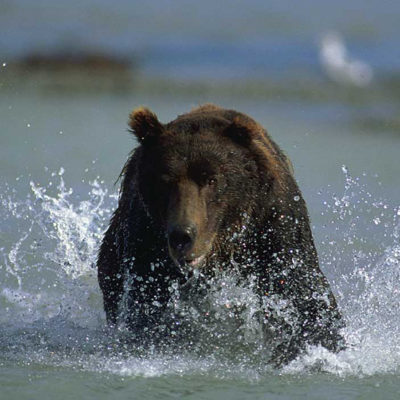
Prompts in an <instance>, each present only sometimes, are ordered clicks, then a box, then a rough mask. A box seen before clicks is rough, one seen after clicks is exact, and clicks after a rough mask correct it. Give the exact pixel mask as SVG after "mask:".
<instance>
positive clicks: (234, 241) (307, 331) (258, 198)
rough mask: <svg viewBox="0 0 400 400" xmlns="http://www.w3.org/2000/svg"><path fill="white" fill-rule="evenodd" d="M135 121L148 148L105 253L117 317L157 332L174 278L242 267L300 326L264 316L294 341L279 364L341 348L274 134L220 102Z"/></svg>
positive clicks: (335, 315) (101, 274)
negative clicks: (312, 348) (311, 348)
mask: <svg viewBox="0 0 400 400" xmlns="http://www.w3.org/2000/svg"><path fill="white" fill-rule="evenodd" d="M129 125H130V128H131V130H132V133H133V134H134V135H135V136H136V138H137V139H138V141H139V146H138V147H137V148H136V149H135V150H134V151H133V152H132V154H131V155H130V157H129V159H128V161H127V162H126V164H125V166H124V168H123V171H122V173H121V177H122V183H121V190H120V198H119V203H118V208H117V209H116V211H115V212H114V214H113V217H112V219H111V223H110V226H109V228H108V230H107V232H106V234H105V236H104V239H103V242H102V245H101V249H100V252H99V257H98V278H99V283H100V288H101V290H102V292H103V297H104V308H105V312H106V316H107V320H108V322H109V323H110V324H111V325H114V324H119V323H124V324H127V325H128V326H130V327H131V329H132V330H133V331H135V332H136V333H138V332H141V331H143V332H146V331H149V329H151V328H154V327H155V326H156V325H157V324H158V323H159V321H160V315H161V314H162V313H163V312H165V311H166V310H167V304H168V302H169V300H170V297H171V288H170V285H171V282H180V283H181V284H185V280H187V279H188V276H190V271H193V270H198V271H200V272H201V274H200V275H201V276H203V277H207V276H212V275H213V273H214V272H215V271H216V270H217V269H224V270H229V269H232V273H237V269H239V274H240V275H241V276H242V277H243V278H248V277H250V276H252V277H256V289H255V290H256V291H257V293H258V295H259V297H260V299H262V298H263V297H264V298H278V299H281V300H283V301H284V302H289V303H290V304H291V307H293V310H294V313H293V315H294V317H293V323H292V324H290V326H289V325H288V324H287V322H285V321H284V319H282V318H279V316H278V315H277V313H274V311H273V310H270V311H271V312H270V313H269V312H268V310H267V311H266V312H265V321H266V323H267V324H270V325H271V326H273V330H274V331H275V333H276V334H277V335H278V336H282V337H283V336H284V337H286V338H287V339H286V340H285V343H282V344H280V345H279V346H277V348H276V349H275V351H274V355H273V362H274V363H275V364H277V365H279V364H281V363H284V362H288V361H290V360H292V359H293V358H295V357H296V356H297V355H298V354H299V352H300V351H302V350H304V349H305V348H306V346H307V345H322V346H324V347H325V348H327V349H329V350H331V351H338V350H340V349H341V348H342V347H343V339H342V337H341V335H340V328H341V327H342V326H343V323H342V320H341V316H340V313H339V311H338V308H337V304H336V300H335V298H334V296H333V294H332V291H331V289H330V286H329V283H328V281H327V279H326V278H325V276H324V275H323V273H322V272H321V270H320V268H319V264H318V257H317V252H316V250H315V246H314V242H313V238H312V233H311V229H310V223H309V218H308V212H307V209H306V205H305V202H304V199H303V197H302V194H301V192H300V190H299V188H298V186H297V183H296V181H295V179H294V177H293V170H292V166H291V163H290V161H289V160H288V158H287V157H286V156H285V154H284V153H283V152H282V151H281V150H280V148H279V147H278V146H277V145H276V144H275V142H274V141H272V139H271V138H270V137H269V135H268V134H267V132H266V131H265V129H264V128H263V127H262V126H261V125H259V124H258V123H257V122H255V121H254V120H253V119H251V118H250V117H248V116H247V115H245V114H242V113H240V112H237V111H234V110H226V109H223V108H220V107H218V106H215V105H212V104H206V105H203V106H200V107H198V108H195V109H193V110H192V111H190V112H189V113H187V114H183V115H180V116H178V117H177V118H176V119H175V120H173V121H172V122H170V123H167V124H162V123H160V122H159V121H158V119H157V117H156V115H155V114H154V113H152V112H151V111H150V110H148V109H146V108H138V109H136V110H134V111H133V112H132V113H131V115H130V120H129ZM233 265H235V266H236V267H235V268H234V267H233ZM238 266H239V267H238ZM167 332H168V330H167Z"/></svg>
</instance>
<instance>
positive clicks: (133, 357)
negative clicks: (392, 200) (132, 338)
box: [0, 168, 400, 379]
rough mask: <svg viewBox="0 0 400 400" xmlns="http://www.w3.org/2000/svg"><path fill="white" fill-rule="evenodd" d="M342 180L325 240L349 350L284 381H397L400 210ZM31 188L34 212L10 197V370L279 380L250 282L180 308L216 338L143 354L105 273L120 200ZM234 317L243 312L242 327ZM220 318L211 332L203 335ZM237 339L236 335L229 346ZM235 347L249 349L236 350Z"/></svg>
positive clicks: (230, 281) (91, 190)
mask: <svg viewBox="0 0 400 400" xmlns="http://www.w3.org/2000/svg"><path fill="white" fill-rule="evenodd" d="M343 172H344V177H345V185H344V191H343V193H342V194H340V195H337V194H334V193H330V192H329V190H328V191H325V192H324V193H323V194H321V196H322V201H323V202H324V211H323V215H322V217H323V219H324V221H325V224H324V225H323V226H322V227H321V228H320V231H321V234H320V235H319V236H321V237H322V242H321V249H320V259H321V264H322V269H323V270H324V271H326V272H327V274H328V277H329V279H330V281H331V282H332V287H333V290H334V292H335V294H336V295H337V298H338V302H339V305H340V307H341V309H342V312H343V315H344V317H345V319H346V323H347V326H346V328H345V329H344V336H345V337H346V340H347V342H348V349H347V350H345V351H342V352H340V353H338V354H332V353H329V352H328V351H327V350H325V349H323V348H319V347H314V348H310V349H309V351H308V352H307V353H306V354H304V355H302V356H301V357H299V358H298V359H296V360H294V361H293V362H291V363H290V364H289V365H287V366H285V367H283V368H282V369H281V370H279V371H278V373H284V374H301V373H309V372H310V371H318V372H320V371H324V372H329V373H332V374H335V375H339V376H342V375H356V376H359V375H372V374H376V373H394V372H397V371H398V369H399V366H400V296H399V290H400V288H399V281H400V280H399V278H400V276H399V275H400V240H399V239H400V207H398V208H393V207H389V206H388V205H387V204H386V203H385V202H384V201H382V200H379V199H376V198H375V197H374V196H373V195H372V194H370V193H369V192H368V190H367V188H366V186H365V185H363V184H362V181H363V180H362V179H354V178H352V177H351V176H350V175H349V173H348V171H347V169H346V168H343ZM54 179H56V180H57V181H58V185H57V186H56V187H55V185H53V183H52V182H53V180H54ZM30 188H31V192H30V194H29V195H28V196H27V197H26V198H24V199H23V200H20V199H18V193H16V191H15V190H14V189H11V188H9V187H8V186H7V185H5V186H4V187H3V188H2V190H1V194H0V202H1V211H0V226H1V247H0V257H1V258H0V260H1V264H0V277H1V287H0V305H1V308H0V323H1V327H0V349H1V352H2V357H3V358H5V359H9V360H15V361H17V362H19V363H32V362H34V363H39V364H45V365H57V366H65V367H72V368H82V369H85V370H90V371H100V372H108V373H112V374H119V375H122V376H144V377H153V376H161V375H192V374H211V375H212V376H216V377H241V378H244V379H258V378H260V377H262V376H264V375H265V374H267V373H271V368H270V367H269V366H268V365H266V363H265V360H266V357H264V356H263V354H264V353H267V352H268V349H266V348H265V346H264V342H263V338H262V333H261V329H260V325H259V323H258V322H257V318H254V316H255V315H256V314H257V309H256V308H257V307H255V304H256V301H255V300H254V295H253V294H252V289H251V282H250V283H247V284H240V283H239V282H238V281H237V279H236V278H235V277H233V276H228V275H225V274H221V275H220V276H217V277H216V278H214V280H213V281H211V282H208V283H209V286H211V290H210V291H209V293H208V294H207V296H206V297H205V298H204V299H202V301H201V303H198V304H192V305H191V304H190V303H187V302H185V301H182V296H181V294H180V293H177V295H176V296H175V304H174V307H175V308H176V309H180V311H181V312H182V313H184V314H185V315H186V316H187V318H189V320H190V323H191V324H192V325H194V326H193V328H194V330H196V329H197V328H198V329H199V330H202V329H203V330H205V335H204V336H203V337H202V338H200V339H199V340H200V341H199V343H200V344H199V345H197V344H196V343H194V344H193V345H192V346H188V347H185V349H181V351H177V349H176V348H173V349H168V348H167V349H163V350H162V351H160V350H159V349H155V348H152V347H150V348H140V347H137V346H134V347H132V345H130V344H129V340H126V339H127V337H128V336H129V333H128V332H125V331H124V330H123V329H122V328H121V329H120V330H119V331H117V332H112V331H108V330H107V328H106V327H105V316H104V312H103V309H102V298H101V294H100V290H99V287H98V284H97V273H96V267H95V263H96V257H97V250H98V246H99V244H100V241H101V237H102V234H103V231H104V229H105V228H106V226H107V223H108V220H109V218H110V216H111V213H112V210H113V209H114V208H115V206H116V199H117V196H116V195H115V193H109V192H108V191H107V190H106V189H105V187H104V185H103V184H102V183H101V182H99V180H95V181H93V182H91V183H90V184H88V188H87V191H88V194H87V196H85V198H81V197H80V196H78V195H76V194H74V191H73V190H72V189H71V188H68V187H67V185H66V184H65V182H64V179H63V170H62V169H61V170H60V171H59V172H58V173H56V174H52V176H51V177H50V179H49V182H48V184H47V185H46V186H42V185H39V184H36V183H34V182H30ZM232 309H235V310H236V311H237V310H238V309H240V315H241V321H242V322H241V323H240V324H239V325H238V320H237V318H236V313H232V312H230V310H232ZM209 315H212V316H213V319H214V324H212V325H211V327H210V326H209V325H207V324H205V323H204V321H205V320H207V319H209ZM196 324H197V325H196ZM229 330H231V331H232V332H234V334H232V335H226V332H227V331H229ZM232 339H234V340H236V339H237V340H238V343H236V344H235V343H228V342H229V341H232ZM225 347H226V348H225ZM207 348H208V350H210V349H211V351H207ZM275 372H276V371H275Z"/></svg>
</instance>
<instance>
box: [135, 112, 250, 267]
mask: <svg viewBox="0 0 400 400" xmlns="http://www.w3.org/2000/svg"><path fill="white" fill-rule="evenodd" d="M229 126H230V124H229V123H228V122H227V121H219V120H216V121H208V122H207V123H203V124H201V125H199V124H198V123H193V121H183V122H182V121H180V122H179V123H175V124H174V123H171V124H168V125H166V126H160V130H159V132H158V133H157V134H155V135H150V136H146V137H144V140H143V142H142V149H141V152H142V153H141V157H140V162H139V166H138V180H139V182H138V184H139V191H140V194H141V197H142V199H143V202H144V204H145V206H146V207H147V210H148V212H149V214H150V215H151V217H152V218H153V220H154V221H156V222H157V225H158V226H161V227H162V229H163V231H164V233H165V237H166V245H167V246H168V250H169V254H170V256H171V258H172V260H173V261H174V262H175V263H176V264H178V265H180V266H190V267H194V268H200V267H201V266H203V265H205V262H206V261H207V259H208V258H209V257H210V256H211V254H212V253H213V251H214V250H215V247H216V246H218V245H219V243H218V240H219V238H221V237H226V230H227V229H232V228H234V227H235V226H239V225H240V223H241V217H242V216H243V215H244V214H245V213H246V212H247V211H248V209H249V207H250V206H251V199H252V198H254V197H255V196H254V192H255V191H256V177H255V175H256V174H255V171H256V165H255V161H254V160H252V158H251V157H250V155H249V152H248V150H247V149H246V147H245V146H241V145H238V144H237V143H235V142H234V141H233V140H232V139H231V138H230V137H229V136H227V135H226V134H225V133H226V130H227V129H228V128H229ZM137 131H139V129H138V127H137V126H136V127H135V132H137ZM232 233H233V232H232Z"/></svg>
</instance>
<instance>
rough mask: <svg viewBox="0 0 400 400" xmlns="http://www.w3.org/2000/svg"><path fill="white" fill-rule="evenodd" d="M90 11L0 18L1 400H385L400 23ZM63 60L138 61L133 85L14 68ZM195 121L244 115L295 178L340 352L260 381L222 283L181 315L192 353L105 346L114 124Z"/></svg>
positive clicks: (395, 352) (330, 14)
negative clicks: (188, 326) (336, 78)
mask: <svg viewBox="0 0 400 400" xmlns="http://www.w3.org/2000/svg"><path fill="white" fill-rule="evenodd" d="M95 3H96V4H95V5H94V4H93V2H88V1H79V2H73V3H71V2H70V3H68V4H67V3H65V4H64V3H63V4H61V3H60V4H58V5H57V6H55V5H54V2H50V1H47V0H42V1H40V2H37V3H35V5H32V4H31V2H29V1H27V0H17V1H5V2H3V3H2V4H0V22H1V24H0V25H1V27H0V33H1V34H0V121H1V122H0V138H1V144H2V146H1V148H0V165H1V176H0V386H1V393H0V398H5V399H7V400H8V399H32V398H65V399H67V398H71V399H72V398H97V399H99V398H100V399H101V398H109V397H113V398H116V399H117V398H118V399H119V398H120V399H128V398H144V399H146V398H149V399H154V398H161V397H162V398H167V399H168V398H188V399H189V398H190V399H214V398H215V399H220V398H229V399H264V398H268V399H398V398H400V374H399V368H400V332H399V330H400V304H399V302H400V300H399V299H400V296H399V290H400V286H399V278H400V277H399V271H400V190H399V187H400V182H399V163H398V158H399V149H400V136H399V133H400V122H399V117H398V109H399V103H400V85H399V82H400V79H399V68H400V64H399V63H400V59H399V57H398V49H397V47H398V34H399V27H398V14H399V4H398V3H396V2H391V3H388V2H387V3H385V4H383V3H381V2H378V1H370V2H361V1H358V0H356V1H354V2H351V3H349V2H347V1H341V0H340V1H339V2H335V3H332V4H327V3H326V2H322V3H320V2H316V1H312V0H307V1H304V2H303V3H302V7H293V6H292V5H291V4H289V3H287V2H284V1H271V2H267V3H266V2H261V1H258V0H254V1H253V0H252V1H250V2H248V3H247V7H246V9H245V10H243V7H242V4H241V2H237V1H234V2H232V3H231V5H230V7H229V9H227V7H225V8H222V6H221V5H219V3H218V2H217V3H216V2H210V1H206V2H203V3H196V4H194V3H193V2H186V1H176V2H167V3H165V2H162V4H161V2H152V3H146V4H144V3H138V2H131V1H122V2H120V5H119V7H118V8H117V7H115V5H114V4H113V5H111V3H108V2H105V1H102V0H99V1H97V2H95ZM344 10H345V11H346V12H344ZM248 21H251V23H249V22H248ZM327 30H334V31H338V32H340V33H341V34H343V35H344V38H345V39H346V42H347V45H348V49H349V52H350V54H351V55H352V56H354V57H355V58H357V59H361V60H363V61H364V62H366V63H367V64H368V65H370V67H371V68H372V69H373V71H374V77H373V80H372V82H371V83H370V85H368V86H367V87H355V86H352V85H346V84H342V85H341V84H338V83H336V82H331V81H329V79H328V78H329V77H328V76H327V75H325V74H324V71H323V68H322V66H321V65H320V62H319V58H318V41H319V40H320V35H322V34H323V33H324V32H326V31H327ZM71 49H72V50H75V51H78V52H82V51H83V52H85V51H93V50H95V51H100V52H103V53H105V54H109V55H111V56H113V55H115V54H117V55H122V56H124V57H127V58H129V59H132V60H135V63H134V66H135V67H134V68H133V69H132V70H131V71H130V72H129V73H130V74H131V78H132V79H126V78H127V76H125V75H124V76H123V77H122V78H121V77H117V78H118V79H119V80H118V85H117V86H116V85H114V83H115V76H114V75H115V74H114V75H113V74H112V72H111V75H112V76H111V78H110V76H108V75H104V76H102V77H100V78H99V77H98V75H96V76H95V75H91V74H89V75H87V74H86V73H85V72H83V73H82V72H80V73H78V75H77V76H72V77H71V76H69V75H68V74H67V73H62V74H54V71H53V72H49V71H44V72H43V71H41V72H39V73H33V72H32V71H25V72H24V73H23V74H21V73H20V72H18V71H17V68H16V66H15V62H16V61H18V59H19V58H20V57H23V56H24V55H26V54H29V53H32V52H44V53H46V52H48V53H52V52H57V51H61V52H62V51H66V50H68V51H71ZM77 78H78V79H77ZM110 82H111V83H110ZM202 102H214V103H217V104H220V105H222V106H225V107H232V108H235V109H238V110H240V111H243V112H246V113H248V114H249V115H251V116H253V117H254V118H255V119H257V120H258V121H260V122H261V123H262V124H263V125H264V126H265V127H266V128H267V129H268V130H269V132H270V134H271V136H272V137H273V138H274V139H275V140H276V141H277V142H278V143H279V144H280V145H281V146H282V148H283V149H284V150H285V151H286V152H287V153H288V155H289V157H290V158H291V159H292V161H293V164H294V167H295V175H296V178H297V179H298V181H299V184H300V187H301V188H302V190H303V193H304V196H305V198H306V200H307V204H308V207H309V211H310V215H311V220H312V223H313V231H314V235H315V241H316V245H317V248H318V251H319V256H320V261H321V268H322V269H323V271H324V273H325V274H326V275H327V277H328V279H329V281H330V282H331V285H332V289H333V291H334V293H335V295H336V297H337V299H338V303H339V306H340V308H341V310H342V312H343V315H344V318H345V319H346V323H347V326H346V328H345V330H344V332H343V334H344V336H345V337H346V340H347V341H348V343H349V346H348V349H347V350H345V351H342V352H340V353H338V354H331V353H329V352H327V351H326V350H324V349H322V348H310V349H308V352H307V353H306V354H304V355H302V356H301V357H299V358H298V359H296V360H294V361H293V362H291V363H290V364H289V365H287V366H285V367H283V368H281V369H277V370H274V369H272V368H271V367H270V366H269V365H268V364H267V363H265V354H266V353H267V352H268V349H266V348H265V344H264V341H263V340H262V338H261V335H260V332H259V330H258V328H259V326H257V323H255V321H254V319H252V315H253V314H254V312H255V310H254V309H253V308H252V307H253V305H252V304H253V303H252V302H251V290H250V289H249V287H248V286H243V285H240V284H238V283H237V282H236V280H235V279H234V277H231V276H224V275H223V274H222V275H221V276H220V277H218V279H217V280H216V281H214V282H213V285H212V287H211V290H210V292H209V294H208V297H207V298H206V299H205V300H206V301H205V303H207V307H208V311H205V310H204V307H203V306H204V304H203V306H202V307H199V308H196V305H193V307H192V308H189V309H186V312H187V313H188V315H189V316H190V317H191V320H190V321H191V323H192V325H193V328H194V330H196V329H197V328H198V331H199V332H206V333H208V335H209V336H206V335H205V336H203V337H202V338H201V337H200V339H199V341H198V343H197V344H196V345H195V346H192V347H191V346H185V348H181V349H176V348H168V346H167V347H165V348H163V349H162V350H161V349H155V348H144V347H142V346H132V344H130V343H129V334H128V333H127V332H125V331H124V330H123V329H120V330H118V331H116V332H115V331H109V330H107V328H106V326H105V315H104V312H103V309H102V298H101V293H100V290H99V287H98V283H97V277H96V274H97V272H96V269H95V262H96V254H97V249H98V246H99V243H100V240H101V237H102V234H103V232H104V229H105V228H106V226H107V223H108V220H109V218H110V215H111V213H112V211H113V209H114V208H115V206H116V200H117V187H116V186H113V182H115V180H116V178H117V176H118V174H119V172H120V169H121V167H122V165H123V163H124V161H125V159H126V157H127V155H128V154H129V152H130V151H131V149H132V147H133V146H135V143H134V141H133V140H132V138H131V137H130V135H129V134H128V133H126V124H125V122H126V119H127V115H128V113H129V112H130V111H131V109H132V108H134V107H136V106H139V105H143V104H144V105H147V106H149V107H151V108H152V109H153V110H154V111H155V112H156V113H157V114H158V115H159V117H160V120H162V121H164V122H166V121H168V120H171V119H173V118H174V117H175V116H176V115H177V114H180V113H183V112H186V111H188V110H189V109H190V108H191V107H193V106H195V105H197V104H199V103H202ZM232 305H233V306H240V307H241V310H242V317H243V318H242V319H244V320H245V321H247V322H246V323H245V324H242V325H240V329H237V325H236V323H237V321H236V320H235V318H234V317H232V314H231V313H230V310H231V308H232ZM185 307H187V305H185ZM204 312H210V313H211V314H213V315H214V316H217V318H216V321H214V325H211V326H205V325H204V324H203V322H204V318H203V319H202V318H201V317H202V315H201V313H204ZM246 318H247V319H246ZM215 322H216V323H215ZM227 332H228V333H229V332H235V333H234V334H227Z"/></svg>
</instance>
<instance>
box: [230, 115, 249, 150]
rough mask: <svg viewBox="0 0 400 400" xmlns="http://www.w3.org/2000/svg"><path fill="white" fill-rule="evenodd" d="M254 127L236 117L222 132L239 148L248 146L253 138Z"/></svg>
mask: <svg viewBox="0 0 400 400" xmlns="http://www.w3.org/2000/svg"><path fill="white" fill-rule="evenodd" d="M255 128H256V126H253V124H251V123H249V122H248V121H242V120H241V119H240V118H238V117H236V118H234V119H233V121H232V123H231V124H230V125H229V126H228V127H227V128H226V129H225V130H224V135H225V136H227V137H229V138H230V139H232V140H233V141H234V142H235V143H237V144H240V145H241V146H249V145H250V143H251V140H252V138H253V136H254V129H255Z"/></svg>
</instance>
